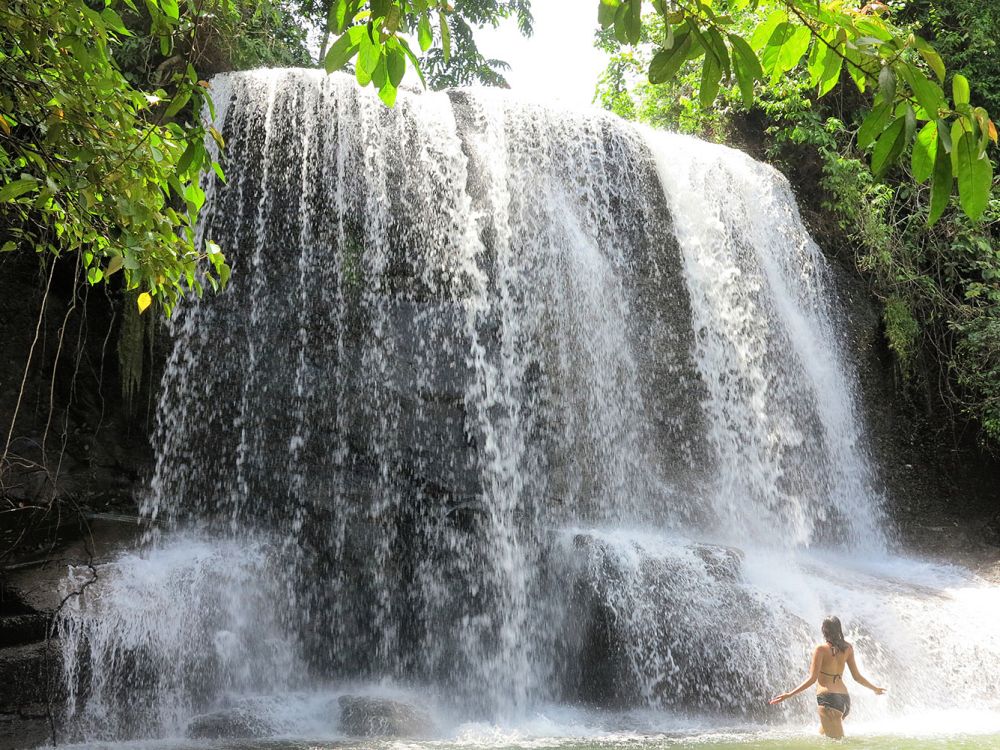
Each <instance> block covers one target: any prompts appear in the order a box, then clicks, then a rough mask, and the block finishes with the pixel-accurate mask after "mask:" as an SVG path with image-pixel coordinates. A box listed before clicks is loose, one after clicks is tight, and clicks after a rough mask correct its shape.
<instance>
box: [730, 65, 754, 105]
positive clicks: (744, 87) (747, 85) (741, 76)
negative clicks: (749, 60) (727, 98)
mask: <svg viewBox="0 0 1000 750" xmlns="http://www.w3.org/2000/svg"><path fill="white" fill-rule="evenodd" d="M733 70H734V71H735V73H736V83H737V84H738V85H739V87H740V97H741V98H742V99H743V106H744V107H746V108H747V109H750V107H752V106H753V99H754V96H753V95H754V91H753V85H754V77H753V75H752V74H751V73H749V72H747V71H746V69H745V68H744V67H743V60H742V58H740V57H738V56H735V55H734V56H733Z"/></svg>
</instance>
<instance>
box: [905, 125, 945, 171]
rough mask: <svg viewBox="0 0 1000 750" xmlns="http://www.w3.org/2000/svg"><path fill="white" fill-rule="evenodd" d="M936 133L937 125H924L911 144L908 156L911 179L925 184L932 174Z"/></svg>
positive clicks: (935, 152) (936, 143)
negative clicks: (910, 151) (911, 151)
mask: <svg viewBox="0 0 1000 750" xmlns="http://www.w3.org/2000/svg"><path fill="white" fill-rule="evenodd" d="M937 145H938V132H937V123H936V122H929V123H927V124H926V125H924V126H923V127H922V128H921V129H920V132H919V133H918V134H917V138H916V140H915V141H914V142H913V153H912V154H911V155H910V168H911V169H912V171H913V179H915V180H916V181H917V182H926V181H927V178H928V177H930V176H931V175H932V174H933V173H934V160H935V159H936V158H937Z"/></svg>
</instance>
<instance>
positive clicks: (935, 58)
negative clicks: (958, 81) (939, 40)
mask: <svg viewBox="0 0 1000 750" xmlns="http://www.w3.org/2000/svg"><path fill="white" fill-rule="evenodd" d="M925 44H926V42H925ZM920 56H921V57H922V58H924V62H926V63H927V65H928V66H929V67H930V69H931V70H933V71H934V75H936V76H937V77H938V81H940V82H941V83H944V75H945V68H944V61H943V60H942V59H941V55H939V54H938V53H937V52H936V51H935V50H933V49H931V48H930V47H927V48H926V49H920Z"/></svg>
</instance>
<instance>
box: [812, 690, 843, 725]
mask: <svg viewBox="0 0 1000 750" xmlns="http://www.w3.org/2000/svg"><path fill="white" fill-rule="evenodd" d="M816 704H817V705H819V706H822V707H824V708H832V709H833V710H835V711H840V712H841V713H842V714H843V716H842V717H841V718H843V719H846V718H847V714H849V713H850V712H851V696H849V695H848V694H847V693H820V694H819V695H817V696H816Z"/></svg>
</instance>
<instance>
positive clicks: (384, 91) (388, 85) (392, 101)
mask: <svg viewBox="0 0 1000 750" xmlns="http://www.w3.org/2000/svg"><path fill="white" fill-rule="evenodd" d="M396 94H397V89H396V87H395V86H393V85H392V81H390V80H389V78H388V77H387V78H386V79H385V80H384V81H383V82H382V85H381V86H379V90H378V98H379V99H381V100H382V102H383V103H384V104H385V106H387V107H390V108H392V107H394V106H395V105H396Z"/></svg>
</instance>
